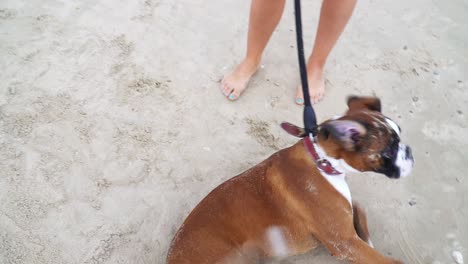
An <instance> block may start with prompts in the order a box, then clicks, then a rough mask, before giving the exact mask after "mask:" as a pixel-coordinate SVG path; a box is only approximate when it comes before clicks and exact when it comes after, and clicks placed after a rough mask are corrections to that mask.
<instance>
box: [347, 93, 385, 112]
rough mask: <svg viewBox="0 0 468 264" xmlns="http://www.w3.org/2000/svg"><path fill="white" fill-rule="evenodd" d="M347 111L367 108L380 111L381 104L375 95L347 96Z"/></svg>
mask: <svg viewBox="0 0 468 264" xmlns="http://www.w3.org/2000/svg"><path fill="white" fill-rule="evenodd" d="M347 104H348V107H349V110H348V111H354V110H362V109H369V110H371V111H377V112H382V104H381V103H380V99H379V98H377V97H361V96H349V97H348V100H347Z"/></svg>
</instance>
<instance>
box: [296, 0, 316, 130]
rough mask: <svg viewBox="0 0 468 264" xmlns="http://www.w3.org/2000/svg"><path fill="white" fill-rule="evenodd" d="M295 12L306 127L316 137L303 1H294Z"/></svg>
mask: <svg viewBox="0 0 468 264" xmlns="http://www.w3.org/2000/svg"><path fill="white" fill-rule="evenodd" d="M294 11H295V17H296V41H297V56H298V59H299V71H300V73H301V85H302V94H303V95H304V126H305V130H306V132H307V133H310V134H312V136H314V137H315V136H316V135H317V118H316V117H315V111H314V108H313V107H312V103H311V102H310V95H309V84H308V82H307V68H306V63H305V58H304V43H303V41H302V18H301V0H295V1H294Z"/></svg>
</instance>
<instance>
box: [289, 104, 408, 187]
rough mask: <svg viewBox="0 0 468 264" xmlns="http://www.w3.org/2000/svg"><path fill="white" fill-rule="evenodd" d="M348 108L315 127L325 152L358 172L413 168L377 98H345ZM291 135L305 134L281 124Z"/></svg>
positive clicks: (398, 173)
mask: <svg viewBox="0 0 468 264" xmlns="http://www.w3.org/2000/svg"><path fill="white" fill-rule="evenodd" d="M348 108H349V109H348V110H347V111H346V113H345V114H344V115H343V116H340V117H337V118H333V119H330V120H327V121H325V122H323V123H321V124H320V125H319V126H318V134H317V143H318V144H319V145H320V146H321V147H322V148H323V149H324V150H325V152H326V154H327V155H328V156H330V157H333V158H335V159H342V160H344V161H345V162H346V163H347V164H348V165H349V166H351V167H352V168H353V169H355V170H358V171H373V172H377V173H382V174H385V175H386V176H388V177H389V178H400V177H404V176H407V175H409V174H410V172H411V170H412V168H413V163H414V160H413V156H412V153H411V148H410V147H409V146H406V145H404V144H402V143H401V142H400V141H401V140H400V134H401V129H400V127H399V126H398V125H397V124H396V123H395V122H394V121H393V120H391V119H390V118H388V117H386V116H385V115H383V114H382V107H381V103H380V100H379V98H376V97H357V96H351V97H349V98H348ZM283 128H285V129H286V130H287V131H288V132H289V133H290V134H293V135H296V136H299V137H304V136H306V133H305V131H304V130H303V129H301V128H298V127H296V126H283Z"/></svg>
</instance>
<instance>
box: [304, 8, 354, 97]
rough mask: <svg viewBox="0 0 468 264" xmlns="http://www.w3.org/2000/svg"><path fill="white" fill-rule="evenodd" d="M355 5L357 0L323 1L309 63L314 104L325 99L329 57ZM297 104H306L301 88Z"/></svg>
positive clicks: (310, 85) (310, 90) (310, 89)
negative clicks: (326, 64) (326, 70)
mask: <svg viewBox="0 0 468 264" xmlns="http://www.w3.org/2000/svg"><path fill="white" fill-rule="evenodd" d="M355 5H356V0H323V3H322V8H321V11H320V21H319V25H318V29H317V35H316V37H315V44H314V48H313V49H312V53H311V55H310V57H309V60H308V62H307V76H308V79H309V94H310V97H311V100H312V102H314V103H316V102H318V101H319V100H321V99H322V97H323V94H324V91H325V79H324V76H323V73H324V67H325V63H326V61H327V57H328V55H329V54H330V51H331V50H332V48H333V46H334V45H335V43H336V41H337V40H338V38H339V37H340V35H341V33H342V32H343V30H344V28H345V26H346V24H347V23H348V21H349V18H350V17H351V14H352V13H353V10H354V6H355ZM296 103H298V104H303V103H304V99H303V95H302V87H301V86H299V87H298V90H297V97H296Z"/></svg>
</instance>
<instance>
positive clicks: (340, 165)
mask: <svg viewBox="0 0 468 264" xmlns="http://www.w3.org/2000/svg"><path fill="white" fill-rule="evenodd" d="M314 147H315V151H317V154H319V156H320V157H323V158H326V159H327V160H328V161H329V162H330V164H331V165H332V166H333V167H334V168H335V169H337V170H338V171H340V172H341V174H339V175H328V174H326V173H324V172H322V171H320V174H322V176H323V177H324V178H325V179H326V180H327V181H328V182H329V183H330V184H331V185H332V186H333V187H334V188H335V189H336V190H337V191H338V192H339V193H340V194H341V195H342V196H343V197H344V198H346V200H348V202H349V204H350V205H351V206H352V199H351V190H350V189H349V186H348V183H347V182H346V179H345V171H357V170H355V169H354V168H352V167H351V166H349V164H347V163H346V162H345V161H344V160H341V159H340V160H337V159H334V158H332V157H329V156H327V154H326V153H325V151H324V150H323V149H322V148H321V147H320V146H319V145H318V144H315V143H314Z"/></svg>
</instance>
